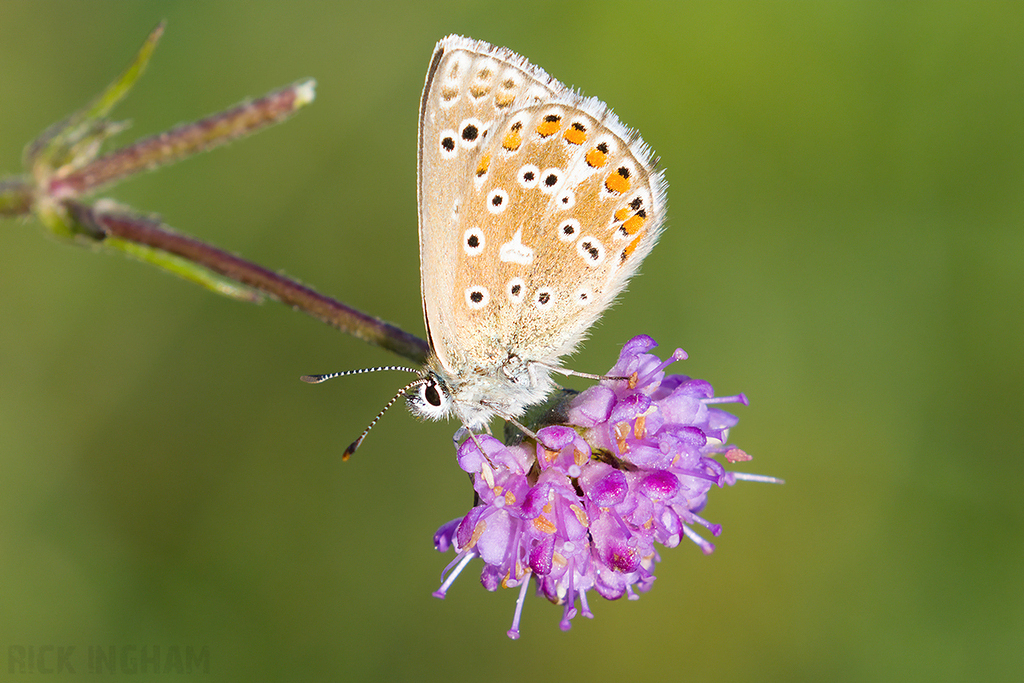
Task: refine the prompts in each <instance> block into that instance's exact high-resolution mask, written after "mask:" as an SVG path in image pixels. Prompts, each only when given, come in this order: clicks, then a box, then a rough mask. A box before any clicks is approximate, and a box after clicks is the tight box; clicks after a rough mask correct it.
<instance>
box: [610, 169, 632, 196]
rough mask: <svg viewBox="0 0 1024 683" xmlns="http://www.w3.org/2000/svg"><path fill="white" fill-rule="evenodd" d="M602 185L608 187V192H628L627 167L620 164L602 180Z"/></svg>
mask: <svg viewBox="0 0 1024 683" xmlns="http://www.w3.org/2000/svg"><path fill="white" fill-rule="evenodd" d="M604 186H605V187H606V188H608V191H609V192H615V193H616V194H622V193H624V192H629V169H628V168H626V167H625V166H620V167H618V168H617V169H615V171H614V172H613V173H609V174H608V177H607V178H606V179H605V181H604Z"/></svg>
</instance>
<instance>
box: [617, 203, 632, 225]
mask: <svg viewBox="0 0 1024 683" xmlns="http://www.w3.org/2000/svg"><path fill="white" fill-rule="evenodd" d="M629 213H630V209H629V207H628V206H624V207H622V208H621V209H619V210H618V211H616V212H615V220H616V221H618V222H619V223H622V222H623V221H625V220H626V219H627V218H629Z"/></svg>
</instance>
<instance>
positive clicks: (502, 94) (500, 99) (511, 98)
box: [494, 90, 516, 109]
mask: <svg viewBox="0 0 1024 683" xmlns="http://www.w3.org/2000/svg"><path fill="white" fill-rule="evenodd" d="M515 101H516V94H515V93H514V92H509V91H505V90H502V91H499V92H498V93H497V94H496V95H495V96H494V106H495V107H497V108H498V109H505V108H506V107H511V106H512V105H513V104H514V103H515Z"/></svg>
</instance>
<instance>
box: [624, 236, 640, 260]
mask: <svg viewBox="0 0 1024 683" xmlns="http://www.w3.org/2000/svg"><path fill="white" fill-rule="evenodd" d="M643 238H644V236H643V235H640V236H639V237H637V238H636V239H635V240H633V241H632V242H630V243H629V244H627V245H626V248H625V249H623V250H622V259H621V261H625V260H626V259H628V258H629V257H630V256H632V255H633V252H634V251H636V246H637V245H638V244H640V240H642V239H643Z"/></svg>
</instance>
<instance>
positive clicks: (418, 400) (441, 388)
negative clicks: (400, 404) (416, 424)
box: [405, 369, 454, 420]
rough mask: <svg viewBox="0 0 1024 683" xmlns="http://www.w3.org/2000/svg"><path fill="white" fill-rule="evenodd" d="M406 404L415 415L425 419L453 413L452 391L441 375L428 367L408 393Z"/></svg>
mask: <svg viewBox="0 0 1024 683" xmlns="http://www.w3.org/2000/svg"><path fill="white" fill-rule="evenodd" d="M405 401H406V405H408V406H409V410H410V411H411V412H412V414H413V415H415V416H417V417H420V418H423V419H425V420H443V419H445V418H447V417H448V416H449V415H451V413H452V408H453V405H454V402H453V400H452V392H451V389H450V388H449V387H448V385H447V383H446V382H445V381H444V379H443V378H442V377H441V375H440V374H439V373H438V372H436V371H435V370H430V369H427V370H425V371H424V374H423V376H422V378H421V381H420V382H419V384H418V385H417V386H415V387H413V388H412V391H410V392H409V393H408V394H407V395H406V399H405Z"/></svg>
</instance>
